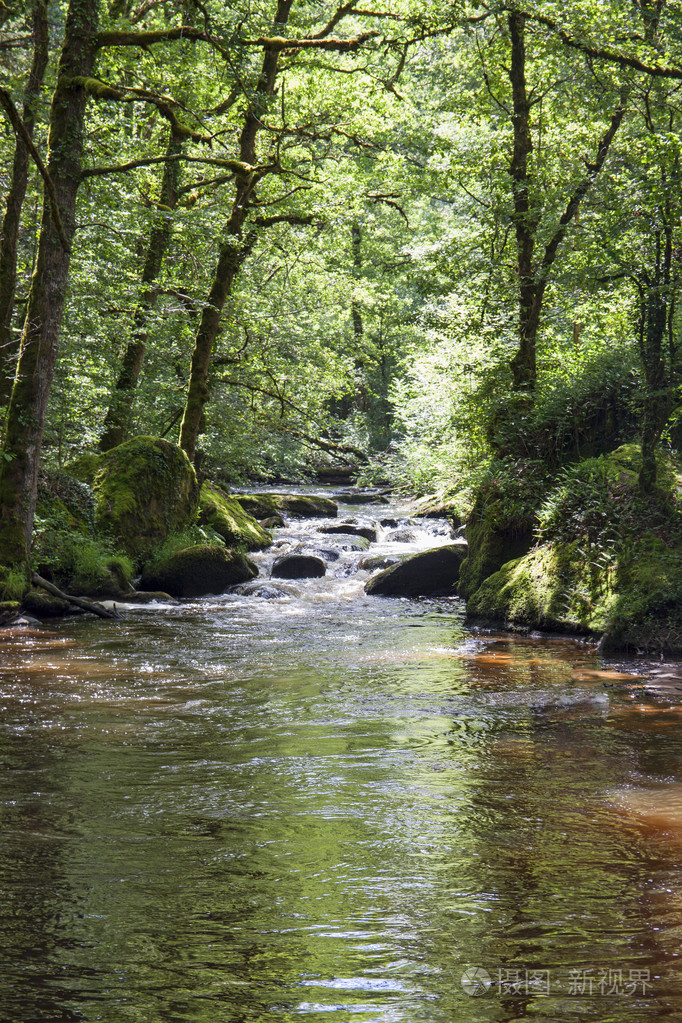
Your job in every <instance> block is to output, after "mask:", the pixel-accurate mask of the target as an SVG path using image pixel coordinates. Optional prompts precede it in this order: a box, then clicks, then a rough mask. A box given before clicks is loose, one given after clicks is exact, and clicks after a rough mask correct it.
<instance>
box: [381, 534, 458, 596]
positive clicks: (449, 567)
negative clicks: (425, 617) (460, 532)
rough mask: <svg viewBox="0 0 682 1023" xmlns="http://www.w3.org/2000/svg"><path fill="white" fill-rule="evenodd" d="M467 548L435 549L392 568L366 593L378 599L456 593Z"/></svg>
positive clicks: (422, 552) (411, 557) (387, 569)
mask: <svg viewBox="0 0 682 1023" xmlns="http://www.w3.org/2000/svg"><path fill="white" fill-rule="evenodd" d="M465 555H466V545H465V544H456V543H453V544H447V545H446V546H444V547H433V548H431V550H428V551H421V552H420V553H419V554H413V555H411V556H410V557H408V558H403V559H402V561H399V562H398V564H397V565H391V567H390V568H385V569H384V570H383V571H382V572H379V573H378V574H377V575H375V576H372V578H371V579H368V580H367V582H366V583H365V593H369V594H371V595H372V596H376V597H420V596H429V595H434V594H440V595H451V594H454V593H455V592H456V588H457V580H458V578H459V572H460V566H461V564H462V561H463V560H464V557H465Z"/></svg>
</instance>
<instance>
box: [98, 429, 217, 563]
mask: <svg viewBox="0 0 682 1023" xmlns="http://www.w3.org/2000/svg"><path fill="white" fill-rule="evenodd" d="M93 490H94V495H95V525H96V527H97V530H98V531H99V532H103V533H106V534H108V535H111V536H114V537H116V538H117V539H118V540H119V542H120V544H121V546H122V548H123V549H124V550H125V551H126V553H127V554H129V555H130V556H131V557H133V558H139V557H140V556H141V555H142V554H144V553H145V552H147V551H149V550H151V549H152V548H153V547H154V546H156V545H157V544H160V543H162V542H163V541H164V540H165V539H166V537H167V536H168V535H169V534H170V533H173V532H180V531H181V530H183V529H184V528H185V527H186V526H188V525H189V524H190V523H191V522H192V521H193V520H194V516H195V515H196V511H197V505H198V503H199V485H198V483H197V478H196V474H195V472H194V469H193V467H192V465H191V463H190V461H189V459H188V458H187V455H186V454H185V452H184V451H182V449H181V448H179V447H177V446H176V445H175V444H169V443H168V441H165V440H161V439H160V438H159V437H135V438H133V440H129V441H126V442H125V443H124V444H119V445H118V447H115V448H112V449H111V451H107V452H106V453H105V454H103V455H101V456H100V457H99V461H98V467H97V470H96V472H95V476H94V483H93Z"/></svg>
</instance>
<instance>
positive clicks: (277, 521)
mask: <svg viewBox="0 0 682 1023" xmlns="http://www.w3.org/2000/svg"><path fill="white" fill-rule="evenodd" d="M260 524H261V526H262V527H263V529H283V528H284V526H286V522H285V521H284V517H283V516H282V515H280V513H279V512H275V514H274V515H268V517H267V519H261V523H260Z"/></svg>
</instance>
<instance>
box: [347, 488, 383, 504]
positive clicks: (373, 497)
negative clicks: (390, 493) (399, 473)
mask: <svg viewBox="0 0 682 1023" xmlns="http://www.w3.org/2000/svg"><path fill="white" fill-rule="evenodd" d="M334 499H335V500H336V501H339V502H340V503H341V504H388V503H389V500H388V498H387V497H386V495H385V494H383V493H381V492H380V491H376V490H375V491H367V490H352V491H349V492H347V493H346V492H343V491H340V492H339V493H338V494H334Z"/></svg>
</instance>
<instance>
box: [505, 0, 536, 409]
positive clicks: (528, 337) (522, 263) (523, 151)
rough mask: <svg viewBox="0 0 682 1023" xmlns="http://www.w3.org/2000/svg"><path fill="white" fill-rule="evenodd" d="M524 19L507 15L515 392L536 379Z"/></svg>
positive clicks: (514, 13)
mask: <svg viewBox="0 0 682 1023" xmlns="http://www.w3.org/2000/svg"><path fill="white" fill-rule="evenodd" d="M525 25H526V19H525V18H524V16H523V15H522V14H519V12H518V11H512V12H511V13H510V15H509V32H510V35H511V63H510V66H509V80H510V82H511V87H512V99H513V103H514V113H513V116H512V126H513V130H514V152H513V154H512V159H511V164H510V166H509V173H510V174H511V177H512V181H513V186H512V188H513V204H514V214H513V221H514V229H515V232H516V256H517V269H518V281H519V283H518V289H519V290H518V295H519V348H518V351H517V353H516V355H515V356H514V358H513V359H512V361H511V371H512V378H513V381H514V390H515V391H532V390H534V388H535V381H536V378H537V365H536V359H535V339H536V336H537V328H538V321H539V315H540V301H539V296H538V295H537V286H536V282H535V276H534V268H533V253H534V250H535V233H536V230H537V223H538V217H537V213H535V212H533V211H532V210H531V201H530V184H531V182H530V176H529V172H528V158H529V156H530V154H531V153H532V151H533V143H532V140H531V133H530V110H531V104H530V100H529V99H528V89H527V86H526V39H525Z"/></svg>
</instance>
